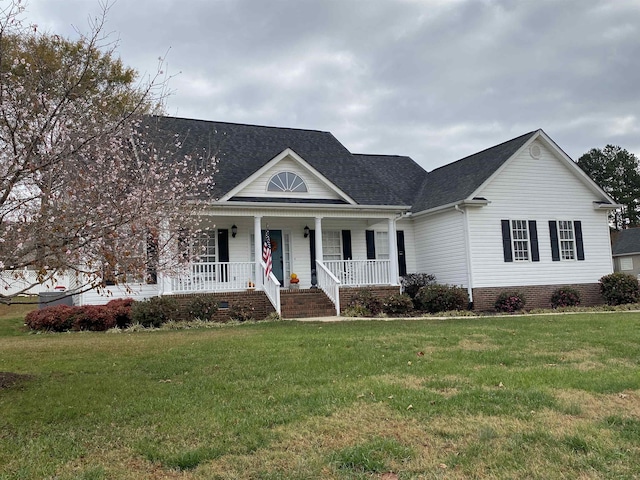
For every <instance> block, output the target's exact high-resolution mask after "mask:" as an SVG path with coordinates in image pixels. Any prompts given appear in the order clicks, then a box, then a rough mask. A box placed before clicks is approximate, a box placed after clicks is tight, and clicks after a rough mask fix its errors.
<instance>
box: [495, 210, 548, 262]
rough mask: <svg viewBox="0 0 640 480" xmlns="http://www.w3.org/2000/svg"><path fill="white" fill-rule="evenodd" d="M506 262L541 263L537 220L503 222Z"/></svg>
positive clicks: (503, 244)
mask: <svg viewBox="0 0 640 480" xmlns="http://www.w3.org/2000/svg"><path fill="white" fill-rule="evenodd" d="M502 249H503V252H504V261H505V262H529V261H531V262H539V261H540V252H539V250H538V227H537V224H536V221H535V220H502Z"/></svg>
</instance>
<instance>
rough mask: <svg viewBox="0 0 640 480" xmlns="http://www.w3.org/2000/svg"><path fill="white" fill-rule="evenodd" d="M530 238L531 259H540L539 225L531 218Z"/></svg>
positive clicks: (536, 260) (535, 260) (537, 260)
mask: <svg viewBox="0 0 640 480" xmlns="http://www.w3.org/2000/svg"><path fill="white" fill-rule="evenodd" d="M529 240H530V241H531V260H532V261H534V262H539V261H540V251H539V249H538V227H537V225H536V221H535V220H529Z"/></svg>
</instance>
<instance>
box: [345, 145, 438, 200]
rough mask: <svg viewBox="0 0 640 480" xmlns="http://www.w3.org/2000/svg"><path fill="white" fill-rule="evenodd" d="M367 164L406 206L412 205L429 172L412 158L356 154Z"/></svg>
mask: <svg viewBox="0 0 640 480" xmlns="http://www.w3.org/2000/svg"><path fill="white" fill-rule="evenodd" d="M354 156H355V157H358V158H360V159H361V160H362V161H364V162H366V165H367V168H368V169H369V171H370V172H371V173H372V174H373V175H375V177H376V178H377V179H378V181H379V182H380V183H381V184H384V185H389V186H391V187H392V188H393V189H394V191H395V193H396V194H397V195H398V196H399V197H400V198H401V199H402V201H403V204H404V205H412V204H413V202H414V201H415V199H416V194H417V193H418V192H419V190H420V186H421V185H422V183H423V182H424V180H425V178H426V177H427V172H426V170H425V169H423V168H422V167H421V166H420V165H418V164H417V163H416V162H415V161H413V159H412V158H411V157H403V156H399V155H365V154H354Z"/></svg>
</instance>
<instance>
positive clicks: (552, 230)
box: [549, 220, 560, 262]
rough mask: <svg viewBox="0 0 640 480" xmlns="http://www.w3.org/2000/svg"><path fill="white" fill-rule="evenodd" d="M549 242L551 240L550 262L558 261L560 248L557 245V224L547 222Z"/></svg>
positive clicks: (550, 221)
mask: <svg viewBox="0 0 640 480" xmlns="http://www.w3.org/2000/svg"><path fill="white" fill-rule="evenodd" d="M549 240H551V260H553V261H554V262H559V261H560V246H559V245H558V224H557V223H556V221H555V220H549Z"/></svg>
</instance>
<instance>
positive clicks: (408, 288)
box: [400, 273, 436, 300]
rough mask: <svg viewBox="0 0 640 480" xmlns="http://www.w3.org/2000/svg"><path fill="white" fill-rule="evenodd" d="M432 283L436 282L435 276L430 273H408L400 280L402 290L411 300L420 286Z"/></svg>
mask: <svg viewBox="0 0 640 480" xmlns="http://www.w3.org/2000/svg"><path fill="white" fill-rule="evenodd" d="M434 283H436V277H435V276H434V275H431V274H430V273H409V274H407V275H404V276H403V277H402V279H401V280H400V284H401V285H402V290H403V292H404V293H406V294H407V295H409V296H410V297H411V299H412V300H413V299H415V298H416V295H418V291H419V290H420V289H421V288H422V287H426V286H427V285H433V284H434Z"/></svg>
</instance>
